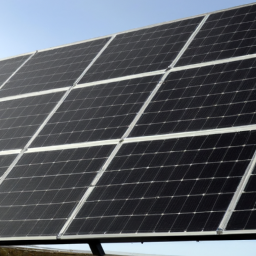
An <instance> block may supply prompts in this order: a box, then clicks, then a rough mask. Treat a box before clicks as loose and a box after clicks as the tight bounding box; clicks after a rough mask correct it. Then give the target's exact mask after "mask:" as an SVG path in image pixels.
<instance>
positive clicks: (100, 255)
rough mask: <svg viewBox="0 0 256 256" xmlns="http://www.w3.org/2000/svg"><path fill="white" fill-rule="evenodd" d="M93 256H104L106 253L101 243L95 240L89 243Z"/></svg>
mask: <svg viewBox="0 0 256 256" xmlns="http://www.w3.org/2000/svg"><path fill="white" fill-rule="evenodd" d="M89 246H90V248H91V251H92V254H93V255H97V256H104V255H105V252H104V250H103V248H102V246H101V243H100V242H99V241H98V240H93V241H91V242H90V243H89Z"/></svg>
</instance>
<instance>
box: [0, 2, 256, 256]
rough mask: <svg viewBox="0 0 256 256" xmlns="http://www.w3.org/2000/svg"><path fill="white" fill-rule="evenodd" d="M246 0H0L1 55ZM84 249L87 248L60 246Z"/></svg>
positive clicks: (207, 245) (189, 248)
mask: <svg viewBox="0 0 256 256" xmlns="http://www.w3.org/2000/svg"><path fill="white" fill-rule="evenodd" d="M251 2H252V1H246V0H214V1H209V0H128V1H124V0H0V9H1V15H0V27H1V34H2V36H1V40H0V46H1V47H0V58H5V57H9V56H14V55H18V54H23V53H27V52H31V51H35V50H39V49H44V48H48V47H53V46H58V45H62V44H67V43H72V42H76V41H81V40H86V39H90V38H94V37H99V36H104V35H108V34H112V33H116V32H121V31H124V30H128V29H133V28H138V27H143V26H147V25H151V24H156V23H161V22H165V21H171V20H175V19H179V18H185V17H189V16H193V15H198V14H202V13H206V12H212V11H215V10H220V9H225V8H229V7H233V6H237V5H243V4H247V3H251ZM103 247H104V249H105V251H108V250H109V251H114V250H117V251H126V252H140V253H151V254H165V255H188V256H201V255H202V256H216V255H225V256H231V255H232V256H241V255H246V256H255V255H256V250H255V248H256V242H255V241H235V242H199V243H197V242H178V243H176V242H175V243H161V244H147V243H145V244H143V245H141V244H125V245H124V244H118V245H115V244H106V245H103ZM62 248H67V249H85V250H86V249H88V247H87V246H84V245H81V246H78V245H76V246H71V245H67V246H62Z"/></svg>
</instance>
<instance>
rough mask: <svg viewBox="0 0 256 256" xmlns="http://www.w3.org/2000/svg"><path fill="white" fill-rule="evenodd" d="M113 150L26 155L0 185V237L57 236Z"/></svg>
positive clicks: (91, 149)
mask: <svg viewBox="0 0 256 256" xmlns="http://www.w3.org/2000/svg"><path fill="white" fill-rule="evenodd" d="M112 149H113V146H99V147H91V148H76V149H66V150H57V151H48V152H33V153H32V152H30V153H26V154H24V155H23V156H22V158H21V159H20V160H19V162H18V163H17V164H16V166H15V167H14V168H13V170H12V171H11V172H10V174H9V175H8V176H7V178H5V180H4V181H3V182H2V184H1V186H0V227H1V229H0V236H1V237H11V236H16V237H18V236H40V235H41V236H42V235H48V236H49V235H57V234H58V232H59V231H60V229H61V227H62V226H63V225H64V223H65V221H66V218H67V217H68V216H69V214H70V212H71V211H72V209H73V208H74V206H75V205H76V204H77V203H78V202H79V201H80V199H81V196H82V195H83V193H84V192H85V190H86V189H87V187H88V186H89V185H90V183H91V181H92V180H93V178H94V177H95V175H96V174H97V172H98V171H99V169H100V167H101V166H102V165H103V163H104V162H105V161H106V159H107V157H108V156H109V154H110V153H111V151H112Z"/></svg>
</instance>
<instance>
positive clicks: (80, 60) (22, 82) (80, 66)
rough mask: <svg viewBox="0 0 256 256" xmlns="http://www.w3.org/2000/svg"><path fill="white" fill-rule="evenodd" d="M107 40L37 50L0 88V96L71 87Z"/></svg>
mask: <svg viewBox="0 0 256 256" xmlns="http://www.w3.org/2000/svg"><path fill="white" fill-rule="evenodd" d="M108 40H109V38H104V39H99V40H94V41H89V42H85V43H80V44H74V45H71V46H66V47H60V48H56V49H50V50H47V51H41V52H38V53H37V54H35V55H34V56H33V58H31V59H30V60H29V61H28V62H27V63H26V64H25V65H24V66H23V67H22V68H21V69H20V70H19V71H18V72H17V73H16V74H15V75H14V76H13V77H12V78H11V79H10V81H9V82H8V83H7V84H6V85H5V86H4V87H3V88H2V89H1V97H5V96H10V95H17V94H23V93H29V92H38V91H43V90H49V89H55V88H60V87H65V86H72V85H73V83H74V82H75V80H76V79H77V78H78V77H79V76H80V75H81V73H82V72H83V70H84V69H85V68H86V67H87V66H88V64H89V63H90V62H91V61H92V60H93V59H94V57H95V56H96V55H97V53H98V52H99V51H100V50H101V48H102V47H103V46H104V45H105V44H106V42H107V41H108Z"/></svg>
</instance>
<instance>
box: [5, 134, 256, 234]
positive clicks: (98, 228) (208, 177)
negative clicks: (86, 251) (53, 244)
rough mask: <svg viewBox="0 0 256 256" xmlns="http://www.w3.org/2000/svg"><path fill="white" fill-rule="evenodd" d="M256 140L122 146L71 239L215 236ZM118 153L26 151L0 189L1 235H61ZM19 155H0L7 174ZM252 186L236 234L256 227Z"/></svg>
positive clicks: (236, 137) (211, 138)
mask: <svg viewBox="0 0 256 256" xmlns="http://www.w3.org/2000/svg"><path fill="white" fill-rule="evenodd" d="M255 139H256V132H255V131H254V132H242V133H229V134H222V135H208V136H199V137H188V138H180V139H169V140H157V141H145V142H134V143H128V144H124V145H123V146H122V147H121V150H120V151H119V152H118V153H117V155H116V157H114V159H113V161H112V162H111V164H110V165H109V167H108V168H107V170H106V171H105V173H104V175H103V176H102V177H101V179H100V180H99V182H98V184H97V186H96V187H95V188H94V190H93V192H92V193H91V195H90V196H89V198H88V199H87V201H86V203H85V204H84V206H83V208H82V209H81V211H80V212H79V213H78V215H77V216H76V218H75V220H74V221H73V222H72V224H71V226H70V228H69V229H68V231H67V233H66V234H69V235H77V234H99V233H101V234H102V233H130V232H140V233H143V232H170V231H171V232H184V231H188V232H189V231H215V230H216V229H217V228H218V225H219V224H220V221H221V219H222V218H223V215H224V214H225V211H226V209H227V207H228V205H229V203H230V200H231V199H232V197H233V195H234V192H235V191H236V188H237V185H238V184H239V182H240V181H241V178H242V177H243V175H244V173H245V171H246V168H247V166H248V164H249V162H250V160H251V158H252V156H253V154H254V152H255V150H256V145H255ZM113 148H114V145H112V146H111V145H105V146H95V147H90V148H79V149H66V150H56V151H49V152H34V153H25V154H24V155H23V157H22V158H21V159H20V160H19V162H18V163H17V164H16V166H15V167H14V169H13V170H12V172H11V173H10V175H9V176H8V177H7V178H6V179H5V180H4V181H3V183H2V184H1V186H0V209H1V210H0V226H1V229H0V235H1V236H32V235H36V236H38V235H57V234H58V232H59V231H60V229H61V227H62V226H63V225H64V224H65V222H66V219H67V217H68V216H69V215H70V214H71V212H72V211H73V209H74V207H75V206H76V204H77V202H79V201H80V199H81V197H82V195H83V194H84V193H85V191H86V189H87V188H88V186H89V185H90V184H91V181H92V180H93V178H94V177H95V176H96V175H97V173H98V171H99V169H100V167H101V166H102V165H103V163H104V162H105V161H106V159H107V158H108V157H109V155H110V154H111V152H112V150H113ZM14 157H15V155H6V156H1V157H0V159H1V170H2V171H4V169H5V167H8V166H9V164H10V163H11V161H12V160H13V159H14ZM253 181H255V172H253V174H252V176H251V178H250V182H249V183H248V185H247V187H246V189H245V192H244V193H243V195H242V197H241V200H240V202H239V204H238V206H237V209H236V211H235V214H234V215H233V216H232V217H231V221H230V224H229V226H228V228H229V229H231V230H232V229H236V228H237V226H238V225H239V229H246V228H247V227H248V228H247V229H253V228H254V229H255V228H256V227H255V222H254V224H253V225H252V224H251V225H249V226H247V225H248V219H249V222H251V223H252V222H253V217H254V215H255V214H254V210H255V198H256V196H255V195H256V190H255V186H254V185H253ZM248 215H251V216H250V218H247V216H248ZM244 216H245V217H244ZM237 218H240V219H239V221H238V222H237Z"/></svg>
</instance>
